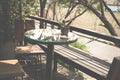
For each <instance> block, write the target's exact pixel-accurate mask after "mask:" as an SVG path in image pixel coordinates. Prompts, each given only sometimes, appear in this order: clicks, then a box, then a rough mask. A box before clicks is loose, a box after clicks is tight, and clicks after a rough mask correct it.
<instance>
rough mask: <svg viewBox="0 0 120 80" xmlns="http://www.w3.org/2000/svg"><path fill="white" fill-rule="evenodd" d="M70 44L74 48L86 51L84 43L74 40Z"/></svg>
mask: <svg viewBox="0 0 120 80" xmlns="http://www.w3.org/2000/svg"><path fill="white" fill-rule="evenodd" d="M70 45H71V46H73V47H75V48H78V49H81V50H83V51H87V52H88V49H87V46H86V44H85V43H82V42H81V43H80V42H74V43H71V44H70Z"/></svg>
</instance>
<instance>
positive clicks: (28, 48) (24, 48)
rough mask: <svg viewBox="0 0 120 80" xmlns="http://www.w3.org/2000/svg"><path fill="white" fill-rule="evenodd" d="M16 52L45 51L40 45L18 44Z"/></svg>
mask: <svg viewBox="0 0 120 80" xmlns="http://www.w3.org/2000/svg"><path fill="white" fill-rule="evenodd" d="M15 52H16V54H20V53H21V54H24V53H26V54H30V53H44V51H43V50H42V49H41V48H40V47H39V46H38V45H28V46H17V47H16V48H15Z"/></svg>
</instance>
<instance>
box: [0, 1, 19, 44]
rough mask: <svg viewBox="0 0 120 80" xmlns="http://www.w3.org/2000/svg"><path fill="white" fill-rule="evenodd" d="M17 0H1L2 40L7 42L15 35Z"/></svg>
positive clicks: (0, 26) (0, 40)
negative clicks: (14, 23)
mask: <svg viewBox="0 0 120 80" xmlns="http://www.w3.org/2000/svg"><path fill="white" fill-rule="evenodd" d="M15 4H16V2H15V0H0V42H1V43H3V42H6V41H9V40H10V39H12V36H13V21H14V18H16V17H17V16H16V14H15V13H17V11H16V9H17V7H16V5H15Z"/></svg>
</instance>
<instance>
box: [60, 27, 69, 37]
mask: <svg viewBox="0 0 120 80" xmlns="http://www.w3.org/2000/svg"><path fill="white" fill-rule="evenodd" d="M68 30H69V28H68V27H62V28H61V35H66V36H68Z"/></svg>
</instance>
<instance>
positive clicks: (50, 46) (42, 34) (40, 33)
mask: <svg viewBox="0 0 120 80" xmlns="http://www.w3.org/2000/svg"><path fill="white" fill-rule="evenodd" d="M55 30H56V29H55ZM55 30H49V31H50V32H49V31H48V30H45V29H32V30H28V31H27V32H25V39H26V40H27V42H30V43H34V44H46V45H47V62H46V80H53V69H54V45H64V44H69V43H73V42H75V41H77V36H76V35H75V34H73V33H71V32H69V33H68V36H63V35H61V33H59V34H58V32H57V30H56V31H55ZM58 31H59V30H58ZM55 32H56V34H55ZM59 32H60V31H59Z"/></svg>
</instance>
